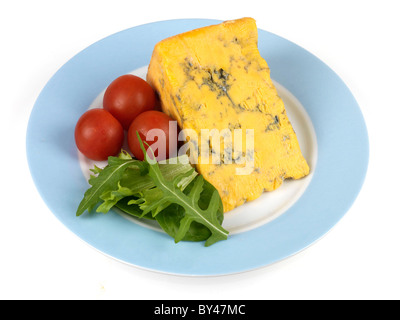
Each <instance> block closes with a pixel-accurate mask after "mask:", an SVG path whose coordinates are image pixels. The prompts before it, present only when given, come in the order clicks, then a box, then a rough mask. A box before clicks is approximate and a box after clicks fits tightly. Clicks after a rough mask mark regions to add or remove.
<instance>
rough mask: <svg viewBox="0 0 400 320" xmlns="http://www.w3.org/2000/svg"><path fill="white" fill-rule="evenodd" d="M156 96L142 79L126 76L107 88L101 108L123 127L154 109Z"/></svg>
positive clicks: (125, 127) (127, 126)
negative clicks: (141, 114)
mask: <svg viewBox="0 0 400 320" xmlns="http://www.w3.org/2000/svg"><path fill="white" fill-rule="evenodd" d="M155 105H156V95H155V92H154V90H153V88H152V87H151V86H150V85H149V84H148V83H147V82H146V81H145V80H143V79H142V78H139V77H137V76H135V75H132V74H126V75H123V76H120V77H118V78H117V79H115V80H114V81H113V82H111V84H110V85H109V86H108V87H107V89H106V91H105V93H104V98H103V108H104V109H106V110H107V111H109V112H110V113H111V114H112V115H113V116H114V117H115V118H116V119H117V120H118V121H119V122H120V123H121V124H122V126H123V127H124V129H125V130H128V129H129V126H130V124H131V123H132V121H133V120H134V119H135V118H136V117H137V116H138V115H139V114H140V113H142V112H144V111H149V110H152V109H154V107H155Z"/></svg>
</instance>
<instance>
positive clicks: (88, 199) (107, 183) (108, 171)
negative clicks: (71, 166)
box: [76, 157, 148, 216]
mask: <svg viewBox="0 0 400 320" xmlns="http://www.w3.org/2000/svg"><path fill="white" fill-rule="evenodd" d="M129 167H137V168H139V170H140V171H141V172H144V171H145V170H147V168H148V167H147V164H144V163H143V162H142V161H139V160H134V159H121V158H118V157H109V158H108V165H107V166H106V167H105V168H104V169H103V170H98V169H96V172H98V175H97V176H91V177H90V179H89V184H90V185H91V187H90V188H89V189H88V190H86V192H85V194H84V197H83V199H82V201H81V202H80V204H79V206H78V209H77V211H76V215H77V216H80V215H82V214H83V213H84V212H85V211H86V210H87V211H88V212H91V211H92V210H93V208H94V207H95V205H96V204H97V203H98V202H99V201H100V200H101V198H100V197H101V195H102V194H103V193H105V192H110V191H114V190H116V189H117V188H118V182H119V181H120V180H121V178H122V176H123V174H124V172H125V170H126V169H127V168H129Z"/></svg>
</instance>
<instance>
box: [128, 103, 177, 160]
mask: <svg viewBox="0 0 400 320" xmlns="http://www.w3.org/2000/svg"><path fill="white" fill-rule="evenodd" d="M152 129H159V130H152ZM177 130H178V126H177V123H176V121H174V120H173V119H172V118H170V117H169V116H168V115H166V114H165V113H162V112H160V111H154V110H152V111H146V112H143V113H141V114H140V115H138V116H137V117H136V118H135V120H133V121H132V124H131V126H130V127H129V130H128V146H129V149H130V150H131V152H132V153H133V155H134V156H135V157H136V158H137V159H139V160H142V161H143V159H144V153H143V151H142V149H141V147H140V142H139V139H138V137H137V134H136V132H138V133H139V135H140V138H141V139H142V141H143V144H144V147H145V149H146V150H147V149H148V146H147V145H146V143H147V144H148V145H149V146H150V147H151V148H152V150H153V152H154V154H155V156H156V159H157V161H161V160H165V159H168V158H169V157H170V156H176V154H177V148H178V147H177V141H178V138H177V136H178V132H177ZM145 142H146V143H145ZM149 156H150V157H152V154H151V153H149Z"/></svg>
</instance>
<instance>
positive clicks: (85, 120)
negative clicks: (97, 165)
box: [75, 109, 124, 160]
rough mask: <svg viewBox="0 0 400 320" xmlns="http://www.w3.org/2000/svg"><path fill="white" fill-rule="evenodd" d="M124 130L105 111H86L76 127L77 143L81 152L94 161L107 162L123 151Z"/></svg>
mask: <svg viewBox="0 0 400 320" xmlns="http://www.w3.org/2000/svg"><path fill="white" fill-rule="evenodd" d="M123 141H124V129H123V128H122V126H121V124H120V123H119V122H118V120H117V119H115V118H114V117H113V116H112V115H111V113H109V112H108V111H106V110H104V109H91V110H88V111H86V112H85V113H84V114H83V115H82V116H81V117H80V118H79V120H78V123H77V124H76V127H75V143H76V146H77V147H78V149H79V151H80V152H82V153H83V154H84V155H85V156H86V157H88V158H89V159H92V160H107V158H108V157H109V156H114V155H116V154H117V153H119V152H120V151H121V147H122V143H123Z"/></svg>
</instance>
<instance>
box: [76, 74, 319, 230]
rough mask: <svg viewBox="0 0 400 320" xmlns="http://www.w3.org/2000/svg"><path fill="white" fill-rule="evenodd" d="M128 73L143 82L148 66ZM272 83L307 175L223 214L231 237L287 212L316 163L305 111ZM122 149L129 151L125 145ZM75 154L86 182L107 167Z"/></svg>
mask: <svg viewBox="0 0 400 320" xmlns="http://www.w3.org/2000/svg"><path fill="white" fill-rule="evenodd" d="M131 73H132V74H135V75H137V76H139V77H141V78H143V79H146V73H147V66H143V67H141V68H139V69H136V70H134V71H132V72H131ZM274 84H275V87H276V89H277V91H278V94H279V96H280V97H281V98H282V100H283V102H284V104H285V108H286V113H287V115H288V118H289V120H290V122H291V124H292V126H293V129H294V131H295V132H296V135H297V138H298V141H299V144H300V148H301V151H302V153H303V156H304V157H305V159H306V160H307V162H308V164H309V166H310V174H309V175H308V176H307V177H305V178H302V179H299V180H285V181H284V182H283V184H282V186H280V187H279V188H278V189H277V190H275V191H272V192H265V193H264V194H263V195H262V196H260V197H259V198H258V199H256V200H254V201H251V202H247V203H245V204H244V205H242V206H240V207H238V208H236V209H234V210H232V211H230V212H227V213H225V219H224V222H223V227H224V228H225V229H226V230H228V231H229V233H230V234H235V233H239V232H245V231H248V230H251V229H254V228H257V227H259V226H261V225H263V224H265V223H268V222H270V221H271V220H273V219H275V218H276V217H278V216H279V215H281V214H282V213H284V212H285V211H286V210H288V209H289V208H290V207H291V206H292V205H293V204H294V203H295V202H296V201H297V200H298V199H299V198H300V197H301V195H302V194H303V193H304V191H305V190H306V188H307V186H308V185H309V183H310V182H311V179H312V176H313V174H314V170H315V166H316V164H317V155H318V147H317V138H316V134H315V130H314V127H313V125H312V122H311V120H310V118H309V116H308V114H307V112H306V110H305V109H304V107H303V106H302V105H301V103H300V102H299V101H298V100H297V99H296V97H295V96H293V95H292V94H291V93H290V92H289V91H288V90H287V89H286V88H285V87H283V86H282V85H281V84H279V83H277V82H275V81H274ZM104 92H105V89H104V90H103V92H101V93H100V94H99V95H98V96H97V97H96V99H95V100H94V101H93V103H92V104H91V105H90V108H89V109H92V108H102V106H103V96H104ZM124 148H125V149H126V150H129V149H128V147H127V145H126V143H125V145H124ZM78 154H79V162H80V166H81V169H82V172H83V174H84V176H85V178H86V179H89V176H90V173H91V172H90V169H92V168H93V167H94V165H97V166H98V167H104V166H105V165H106V164H107V162H106V161H100V162H99V161H92V160H89V159H87V158H86V157H85V156H83V155H82V154H81V153H80V152H78ZM117 212H118V213H120V214H121V215H123V216H124V217H125V218H127V219H128V220H130V221H133V222H135V223H138V224H140V225H142V226H145V227H148V228H151V229H154V230H158V231H162V229H161V228H160V227H159V226H158V225H157V224H156V223H154V221H150V220H147V219H136V218H134V217H131V216H128V215H126V214H124V213H122V212H119V211H117ZM162 232H163V231H162Z"/></svg>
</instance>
